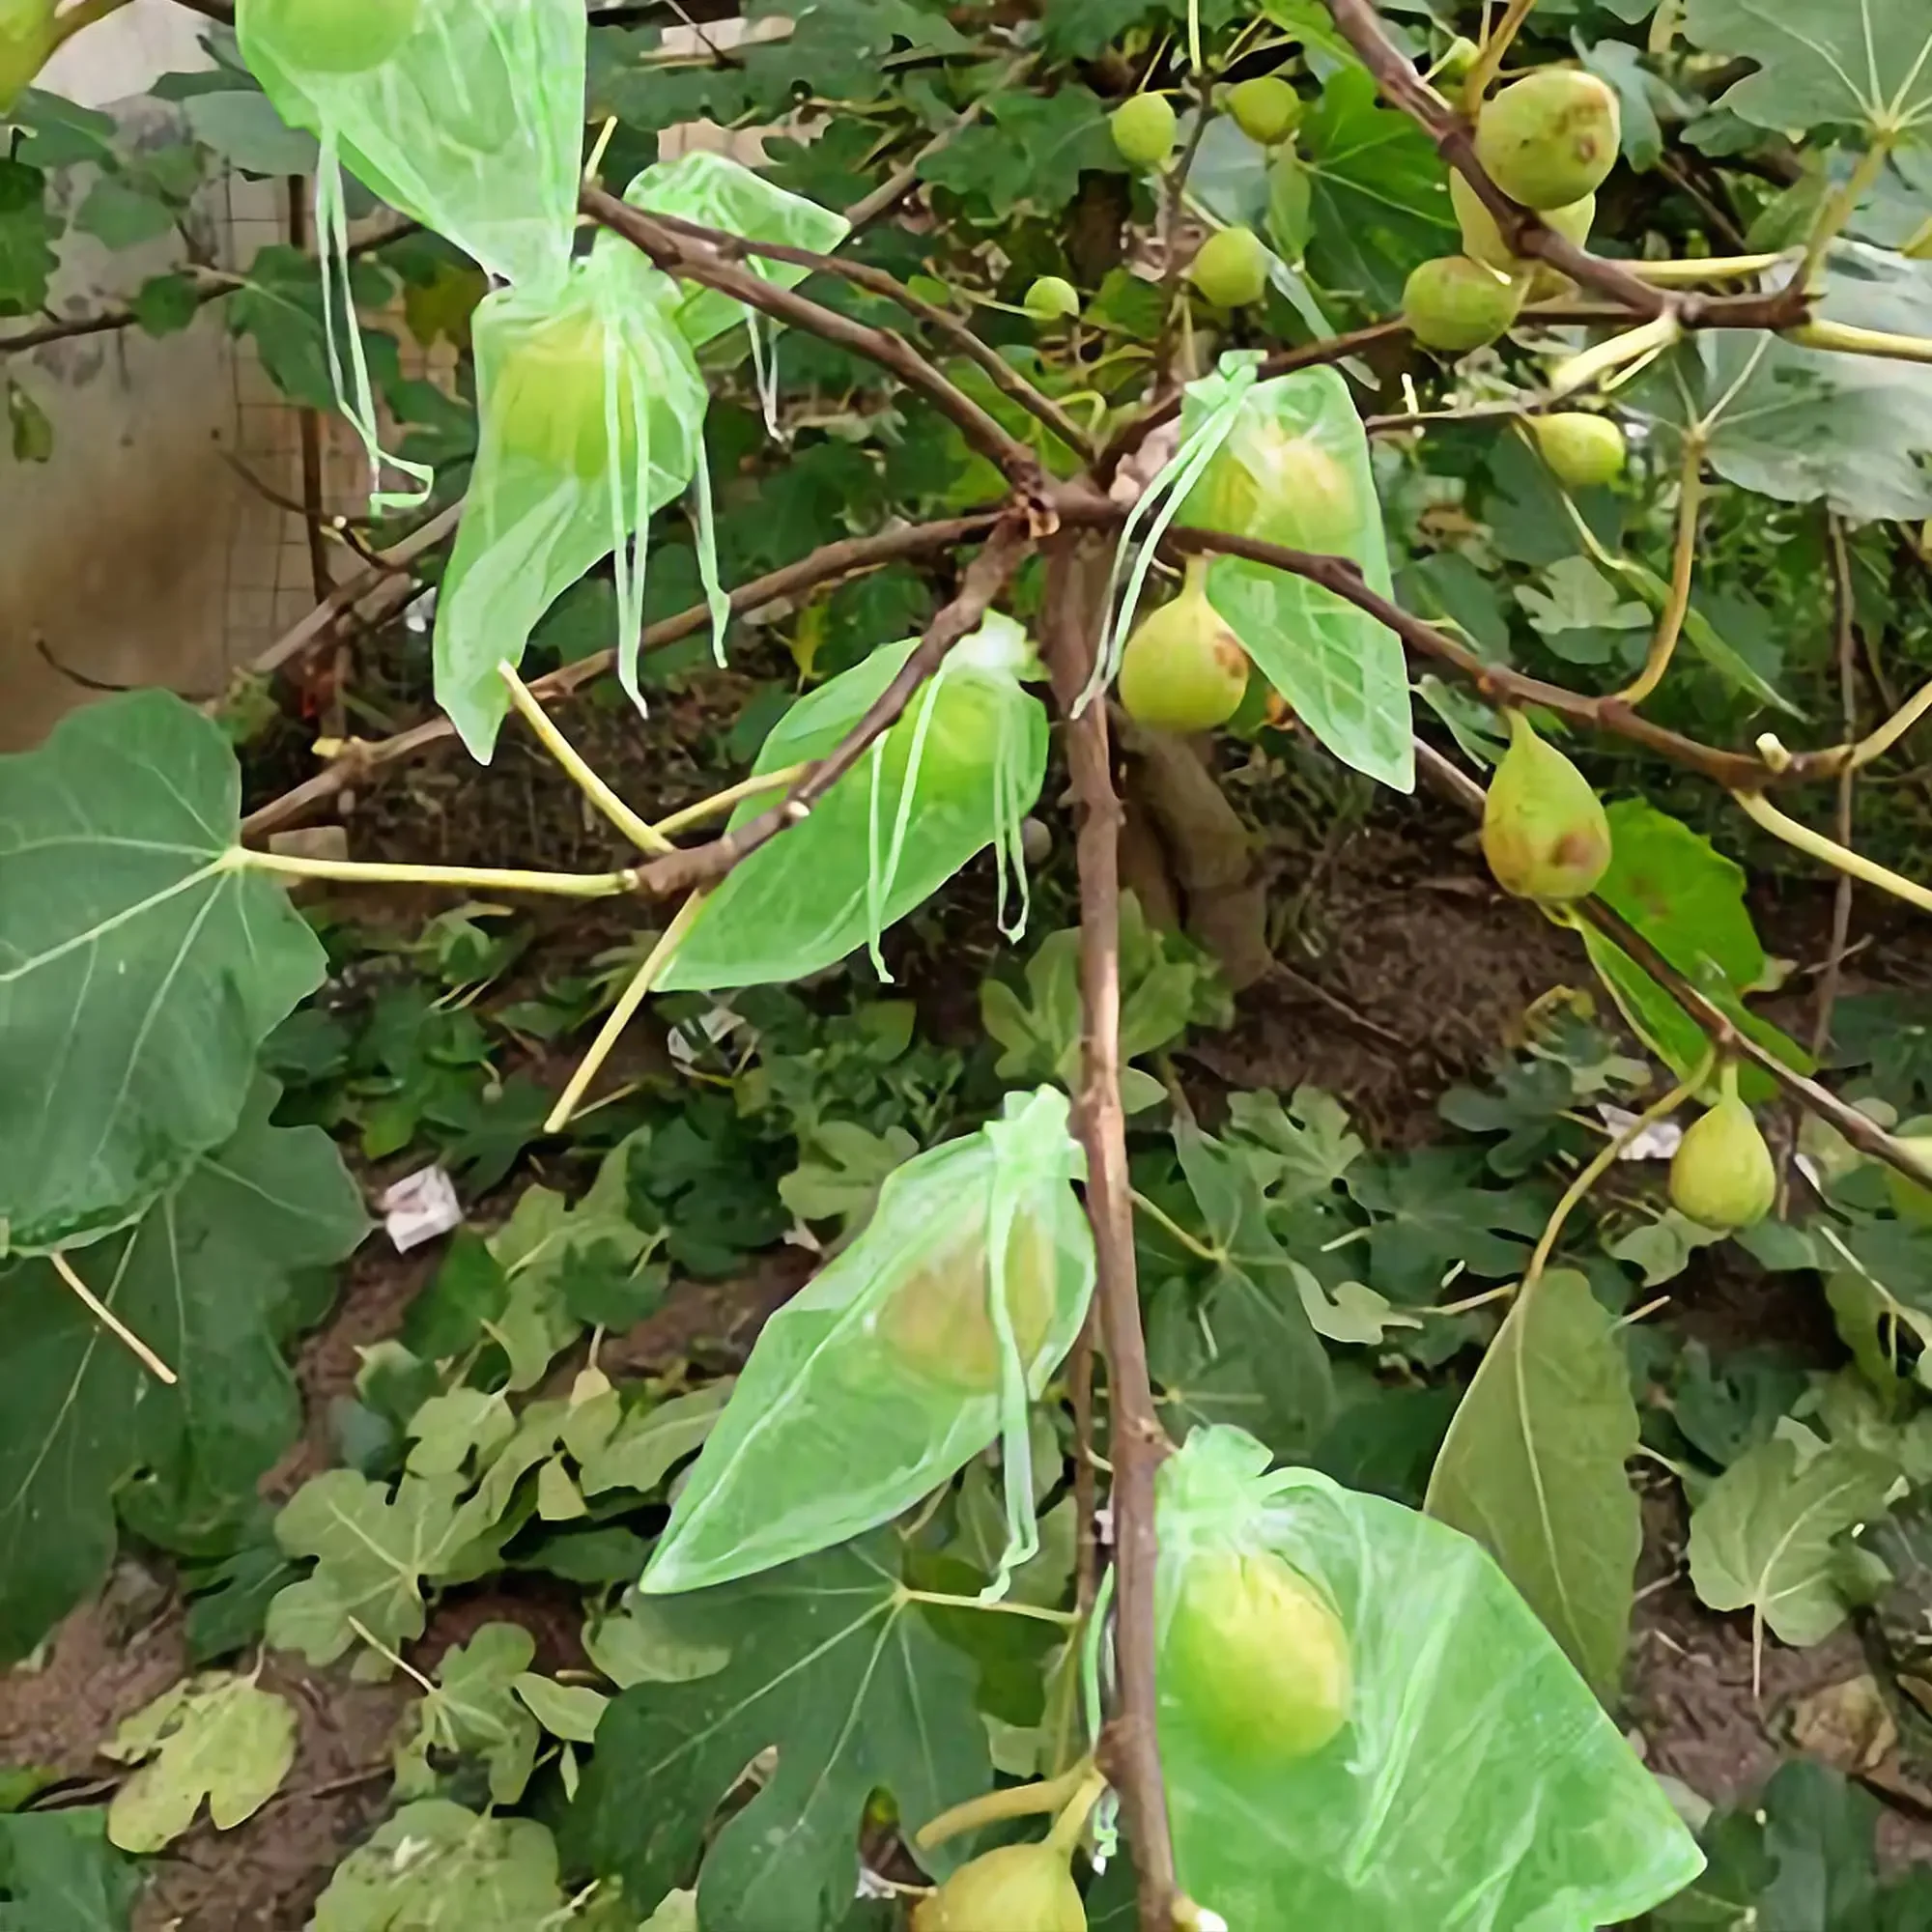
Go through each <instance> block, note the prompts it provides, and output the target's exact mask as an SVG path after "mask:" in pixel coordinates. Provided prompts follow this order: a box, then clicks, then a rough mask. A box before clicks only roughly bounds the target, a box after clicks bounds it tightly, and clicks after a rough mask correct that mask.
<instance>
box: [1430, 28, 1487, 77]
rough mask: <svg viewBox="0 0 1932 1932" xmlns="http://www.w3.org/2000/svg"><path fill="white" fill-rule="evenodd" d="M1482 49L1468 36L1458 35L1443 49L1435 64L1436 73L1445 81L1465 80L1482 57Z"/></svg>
mask: <svg viewBox="0 0 1932 1932" xmlns="http://www.w3.org/2000/svg"><path fill="white" fill-rule="evenodd" d="M1482 52H1483V50H1482V48H1481V47H1479V46H1478V45H1477V44H1476V43H1475V42H1474V41H1472V40H1470V38H1469V37H1468V35H1466V34H1458V35H1457V36H1456V38H1455V39H1454V40H1453V41H1451V42H1450V43H1449V44H1448V46H1447V47H1445V48H1444V49H1443V53H1442V58H1441V59H1440V60H1439V61H1437V62H1436V63H1435V72H1436V74H1437V76H1438V77H1439V78H1441V79H1443V80H1463V79H1466V78H1467V76H1468V74H1469V73H1470V71H1472V70H1473V69H1474V67H1475V65H1476V62H1477V61H1478V60H1479V59H1481V57H1482Z"/></svg>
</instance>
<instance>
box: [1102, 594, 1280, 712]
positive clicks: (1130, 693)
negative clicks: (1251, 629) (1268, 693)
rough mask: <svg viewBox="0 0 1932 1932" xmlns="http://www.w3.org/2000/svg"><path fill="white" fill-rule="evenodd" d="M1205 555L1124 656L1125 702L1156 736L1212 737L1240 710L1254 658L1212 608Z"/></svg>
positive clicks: (1137, 630) (1141, 626)
mask: <svg viewBox="0 0 1932 1932" xmlns="http://www.w3.org/2000/svg"><path fill="white" fill-rule="evenodd" d="M1247 689H1248V654H1247V652H1246V651H1244V650H1243V649H1242V648H1241V640H1240V639H1239V638H1237V637H1236V635H1235V634H1234V632H1233V631H1232V630H1231V629H1230V628H1229V627H1228V623H1227V620H1226V619H1225V618H1224V617H1223V616H1222V615H1221V613H1220V612H1219V611H1216V610H1215V609H1214V607H1213V605H1212V604H1210V603H1209V602H1208V558H1207V557H1205V556H1196V557H1190V558H1189V559H1188V563H1187V580H1186V582H1185V583H1184V584H1183V585H1182V586H1181V591H1180V595H1179V597H1177V598H1175V599H1174V600H1173V601H1172V602H1171V603H1167V604H1163V605H1162V606H1161V607H1160V609H1159V610H1158V611H1154V612H1153V614H1152V615H1151V616H1148V617H1144V618H1142V619H1141V621H1140V622H1139V623H1138V624H1137V625H1136V626H1135V627H1134V634H1133V636H1132V637H1130V638H1129V639H1127V647H1126V649H1125V651H1124V652H1122V657H1121V702H1122V704H1123V705H1125V706H1126V711H1127V716H1128V717H1129V718H1131V719H1132V720H1133V721H1134V723H1135V724H1137V725H1148V726H1150V727H1151V729H1153V730H1156V731H1211V730H1212V729H1213V728H1214V727H1215V725H1225V724H1226V723H1227V722H1228V720H1229V719H1230V718H1232V717H1233V716H1234V715H1235V713H1236V711H1237V710H1238V709H1239V708H1240V703H1241V699H1242V697H1243V696H1245V695H1246V693H1247Z"/></svg>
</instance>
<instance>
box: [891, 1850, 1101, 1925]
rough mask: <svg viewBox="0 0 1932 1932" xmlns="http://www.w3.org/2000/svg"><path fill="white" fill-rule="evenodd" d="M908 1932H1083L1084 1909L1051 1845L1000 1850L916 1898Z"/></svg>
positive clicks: (1066, 1869)
mask: <svg viewBox="0 0 1932 1932" xmlns="http://www.w3.org/2000/svg"><path fill="white" fill-rule="evenodd" d="M912 1932H1087V1908H1086V1907H1085V1906H1084V1905H1082V1904H1081V1902H1080V1889H1079V1888H1078V1887H1077V1886H1076V1885H1075V1884H1074V1883H1073V1874H1072V1872H1071V1871H1070V1870H1069V1869H1068V1868H1067V1861H1066V1860H1065V1857H1063V1856H1062V1855H1061V1853H1059V1852H1058V1851H1056V1850H1055V1849H1054V1848H1053V1847H1052V1846H1051V1845H1002V1846H1000V1847H999V1848H998V1850H996V1851H991V1852H983V1853H981V1854H980V1857H979V1858H977V1859H974V1860H972V1861H970V1862H969V1863H966V1864H963V1865H961V1866H960V1867H959V1869H958V1870H957V1871H956V1872H954V1873H953V1874H952V1877H951V1878H950V1879H948V1880H947V1881H946V1883H945V1884H944V1885H942V1886H941V1887H940V1888H939V1889H938V1890H937V1891H933V1892H928V1893H927V1894H926V1896H925V1897H923V1899H921V1900H920V1902H919V1904H918V1905H917V1906H916V1907H914V1909H913V1915H912Z"/></svg>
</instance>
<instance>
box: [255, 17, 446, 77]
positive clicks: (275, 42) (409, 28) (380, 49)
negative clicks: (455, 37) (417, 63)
mask: <svg viewBox="0 0 1932 1932" xmlns="http://www.w3.org/2000/svg"><path fill="white" fill-rule="evenodd" d="M241 6H242V8H243V9H244V10H245V12H246V14H247V15H248V21H249V25H250V26H251V27H252V28H253V30H254V31H256V32H258V33H264V34H267V35H268V36H269V37H270V41H269V44H270V45H271V46H272V47H273V48H274V50H275V56H276V58H277V59H278V60H280V61H282V62H284V63H285V64H286V65H287V66H289V67H290V68H292V69H294V70H296V71H300V70H301V69H303V68H312V69H314V70H315V71H318V72H322V73H360V72H362V71H365V70H366V69H369V68H372V67H381V66H382V64H383V63H384V61H385V60H387V59H388V58H389V56H390V55H391V54H392V53H394V52H395V51H396V49H397V48H398V47H399V46H401V45H402V43H404V42H405V41H406V40H408V39H409V37H410V36H411V35H412V33H414V32H415V28H416V20H417V17H418V16H419V14H420V13H421V11H422V0H241Z"/></svg>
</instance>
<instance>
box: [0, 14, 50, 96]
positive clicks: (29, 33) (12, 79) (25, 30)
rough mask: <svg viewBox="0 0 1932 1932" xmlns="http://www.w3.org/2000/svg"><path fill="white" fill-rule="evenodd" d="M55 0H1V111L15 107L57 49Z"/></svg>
mask: <svg viewBox="0 0 1932 1932" xmlns="http://www.w3.org/2000/svg"><path fill="white" fill-rule="evenodd" d="M54 8H55V0H0V113H5V112H6V111H7V110H8V109H9V108H11V107H12V106H13V104H14V101H15V100H17V99H19V97H20V96H21V94H22V93H24V92H25V90H26V89H27V88H28V87H29V86H30V85H31V84H32V82H33V78H34V76H35V75H36V74H37V73H39V72H40V71H41V70H42V68H43V67H44V66H45V65H46V64H47V56H48V55H49V54H51V53H52V52H53V50H54V42H55V39H56V31H55V26H54Z"/></svg>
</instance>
